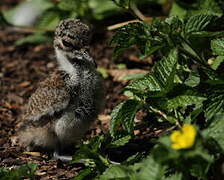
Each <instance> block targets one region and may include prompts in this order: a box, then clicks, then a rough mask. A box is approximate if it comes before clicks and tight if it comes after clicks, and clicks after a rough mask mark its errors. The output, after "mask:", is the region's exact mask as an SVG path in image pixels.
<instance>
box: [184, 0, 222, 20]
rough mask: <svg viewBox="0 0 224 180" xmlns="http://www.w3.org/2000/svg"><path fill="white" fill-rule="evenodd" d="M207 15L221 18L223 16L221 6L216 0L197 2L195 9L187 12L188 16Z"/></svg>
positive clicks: (200, 0)
mask: <svg viewBox="0 0 224 180" xmlns="http://www.w3.org/2000/svg"><path fill="white" fill-rule="evenodd" d="M197 14H198V15H199V14H208V15H213V16H218V17H221V16H222V14H223V10H222V6H220V5H219V3H218V2H217V1H216V0H199V1H198V4H197V5H196V7H195V8H191V9H189V11H188V15H197Z"/></svg>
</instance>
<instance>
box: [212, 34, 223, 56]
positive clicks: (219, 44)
mask: <svg viewBox="0 0 224 180" xmlns="http://www.w3.org/2000/svg"><path fill="white" fill-rule="evenodd" d="M211 49H212V53H213V54H214V55H220V56H224V38H219V39H214V40H212V41H211Z"/></svg>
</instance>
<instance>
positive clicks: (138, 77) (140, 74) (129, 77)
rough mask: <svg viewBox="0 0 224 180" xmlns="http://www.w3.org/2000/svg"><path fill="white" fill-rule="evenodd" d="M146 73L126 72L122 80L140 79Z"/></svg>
mask: <svg viewBox="0 0 224 180" xmlns="http://www.w3.org/2000/svg"><path fill="white" fill-rule="evenodd" d="M145 75H146V73H136V74H128V75H127V76H125V77H124V78H123V80H126V81H129V80H137V79H141V78H143V77H144V76H145Z"/></svg>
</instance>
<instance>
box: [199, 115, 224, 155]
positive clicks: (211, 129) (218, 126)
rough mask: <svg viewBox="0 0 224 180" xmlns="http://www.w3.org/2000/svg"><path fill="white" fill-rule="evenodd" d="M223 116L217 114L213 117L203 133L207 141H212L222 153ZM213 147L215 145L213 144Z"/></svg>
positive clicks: (223, 144) (223, 137)
mask: <svg viewBox="0 0 224 180" xmlns="http://www.w3.org/2000/svg"><path fill="white" fill-rule="evenodd" d="M223 134H224V114H223V113H219V114H217V115H216V116H214V117H213V119H212V121H211V124H210V125H209V126H208V127H207V128H206V129H205V130H204V131H203V135H204V136H205V137H206V138H207V139H213V140H215V141H216V143H218V145H219V147H221V150H222V153H224V136H223ZM214 145H215V144H214ZM214 148H215V147H214Z"/></svg>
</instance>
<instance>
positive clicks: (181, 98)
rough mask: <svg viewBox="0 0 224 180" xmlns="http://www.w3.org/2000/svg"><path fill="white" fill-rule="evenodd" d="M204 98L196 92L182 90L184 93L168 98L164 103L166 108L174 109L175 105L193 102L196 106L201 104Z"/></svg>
mask: <svg viewBox="0 0 224 180" xmlns="http://www.w3.org/2000/svg"><path fill="white" fill-rule="evenodd" d="M205 100H206V98H205V97H203V96H201V95H199V94H198V93H197V92H195V91H192V90H187V91H185V92H184V94H181V95H178V96H176V97H174V98H171V99H169V100H168V101H167V102H166V103H165V104H166V105H165V106H166V108H167V109H176V108H177V107H186V106H189V105H193V104H195V105H196V106H201V105H202V102H203V101H205Z"/></svg>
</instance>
